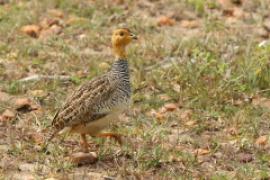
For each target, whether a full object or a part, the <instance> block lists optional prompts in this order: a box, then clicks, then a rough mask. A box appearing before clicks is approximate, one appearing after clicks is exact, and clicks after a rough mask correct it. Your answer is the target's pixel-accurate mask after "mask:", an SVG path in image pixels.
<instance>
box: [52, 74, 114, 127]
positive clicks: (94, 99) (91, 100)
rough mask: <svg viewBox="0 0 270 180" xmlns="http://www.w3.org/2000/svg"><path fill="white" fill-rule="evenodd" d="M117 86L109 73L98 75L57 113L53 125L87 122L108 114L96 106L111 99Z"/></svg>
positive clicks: (73, 95) (79, 89) (65, 125)
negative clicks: (111, 80)
mask: <svg viewBox="0 0 270 180" xmlns="http://www.w3.org/2000/svg"><path fill="white" fill-rule="evenodd" d="M115 89H116V86H115V85H114V84H113V83H110V81H109V79H108V75H107V74H105V75H103V76H100V77H97V78H95V79H93V80H92V81H90V82H87V83H85V84H83V85H82V86H80V87H79V88H78V89H77V90H76V91H74V92H73V94H72V95H71V96H70V97H69V98H68V99H67V101H66V102H65V103H64V106H63V107H62V108H61V109H60V110H59V111H58V112H57V113H56V115H55V117H54V119H53V122H52V125H53V126H54V127H56V128H57V129H63V128H64V127H72V126H76V125H80V124H86V123H87V122H89V121H92V120H96V119H99V118H100V117H103V116H105V115H106V112H105V113H104V112H102V113H100V112H99V111H98V110H97V109H96V107H98V106H102V104H103V103H104V102H105V101H106V100H108V99H109V97H110V96H111V94H112V93H113V92H114V91H115Z"/></svg>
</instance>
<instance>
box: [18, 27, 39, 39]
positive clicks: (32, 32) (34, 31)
mask: <svg viewBox="0 0 270 180" xmlns="http://www.w3.org/2000/svg"><path fill="white" fill-rule="evenodd" d="M40 30H41V28H40V26H38V25H26V26H23V27H22V28H21V31H22V32H23V33H25V34H27V35H29V36H31V37H33V38H38V36H39V33H40Z"/></svg>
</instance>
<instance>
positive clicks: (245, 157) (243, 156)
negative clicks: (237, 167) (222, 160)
mask: <svg viewBox="0 0 270 180" xmlns="http://www.w3.org/2000/svg"><path fill="white" fill-rule="evenodd" d="M237 158H238V160H239V162H242V163H248V162H251V161H253V156H252V154H250V153H240V154H238V155H237Z"/></svg>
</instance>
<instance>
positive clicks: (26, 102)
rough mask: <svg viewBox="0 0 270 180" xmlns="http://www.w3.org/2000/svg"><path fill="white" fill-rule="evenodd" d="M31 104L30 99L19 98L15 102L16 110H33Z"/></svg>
mask: <svg viewBox="0 0 270 180" xmlns="http://www.w3.org/2000/svg"><path fill="white" fill-rule="evenodd" d="M31 103H32V102H31V100H30V99H29V98H19V99H16V101H15V108H16V110H17V111H29V110H32V108H31Z"/></svg>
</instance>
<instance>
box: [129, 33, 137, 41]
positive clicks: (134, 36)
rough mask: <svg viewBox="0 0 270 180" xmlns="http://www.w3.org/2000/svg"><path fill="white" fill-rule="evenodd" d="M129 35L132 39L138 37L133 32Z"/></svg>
mask: <svg viewBox="0 0 270 180" xmlns="http://www.w3.org/2000/svg"><path fill="white" fill-rule="evenodd" d="M130 37H131V38H132V39H135V40H137V39H138V37H137V36H136V35H135V34H133V33H131V34H130Z"/></svg>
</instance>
